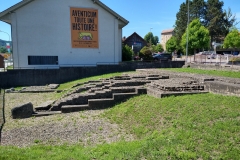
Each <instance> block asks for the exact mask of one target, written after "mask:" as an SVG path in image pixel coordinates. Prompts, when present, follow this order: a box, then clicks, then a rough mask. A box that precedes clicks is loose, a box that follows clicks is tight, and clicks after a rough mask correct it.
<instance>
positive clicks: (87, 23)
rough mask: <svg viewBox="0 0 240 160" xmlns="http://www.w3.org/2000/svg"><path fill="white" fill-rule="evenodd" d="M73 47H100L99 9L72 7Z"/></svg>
mask: <svg viewBox="0 0 240 160" xmlns="http://www.w3.org/2000/svg"><path fill="white" fill-rule="evenodd" d="M70 17H71V18H70V19H71V36H72V38H71V40H72V48H98V10H96V9H88V8H70Z"/></svg>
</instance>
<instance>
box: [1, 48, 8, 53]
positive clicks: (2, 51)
mask: <svg viewBox="0 0 240 160" xmlns="http://www.w3.org/2000/svg"><path fill="white" fill-rule="evenodd" d="M7 52H8V50H7V49H6V48H5V47H0V53H7Z"/></svg>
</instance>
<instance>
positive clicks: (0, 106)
mask: <svg viewBox="0 0 240 160" xmlns="http://www.w3.org/2000/svg"><path fill="white" fill-rule="evenodd" d="M4 96H5V91H4V90H3V89H0V144H1V139H2V129H3V125H4V123H5V115H4V107H5V99H4V98H5V97H4Z"/></svg>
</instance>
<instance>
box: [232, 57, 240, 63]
mask: <svg viewBox="0 0 240 160" xmlns="http://www.w3.org/2000/svg"><path fill="white" fill-rule="evenodd" d="M229 62H240V57H231V58H230V59H229Z"/></svg>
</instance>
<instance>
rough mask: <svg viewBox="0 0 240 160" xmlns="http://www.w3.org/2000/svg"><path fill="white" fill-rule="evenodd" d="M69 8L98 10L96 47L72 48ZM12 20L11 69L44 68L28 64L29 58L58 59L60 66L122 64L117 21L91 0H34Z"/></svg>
mask: <svg viewBox="0 0 240 160" xmlns="http://www.w3.org/2000/svg"><path fill="white" fill-rule="evenodd" d="M70 7H76V8H91V9H98V36H99V39H98V41H99V48H97V49H94V48H72V46H71V24H70ZM11 19H12V20H11V23H12V40H13V59H14V68H35V67H46V65H44V66H38V65H37V66H34V65H28V56H29V55H31V56H58V64H59V65H60V66H64V65H66V66H69V65H96V63H110V62H111V63H118V62H120V61H121V58H120V57H121V56H120V55H121V50H120V49H121V37H119V36H120V35H121V33H122V29H121V28H119V23H120V22H119V20H117V19H116V17H115V16H113V15H112V14H110V13H109V12H107V11H106V10H104V9H103V8H101V7H100V6H99V5H97V4H95V3H93V2H92V1H90V0H58V1H57V2H56V1H53V0H41V1H40V0H35V1H33V2H31V3H29V4H28V5H26V6H23V7H22V8H20V9H18V10H17V11H15V12H14V13H12V14H11ZM51 67H52V65H51ZM56 67H57V66H56Z"/></svg>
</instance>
